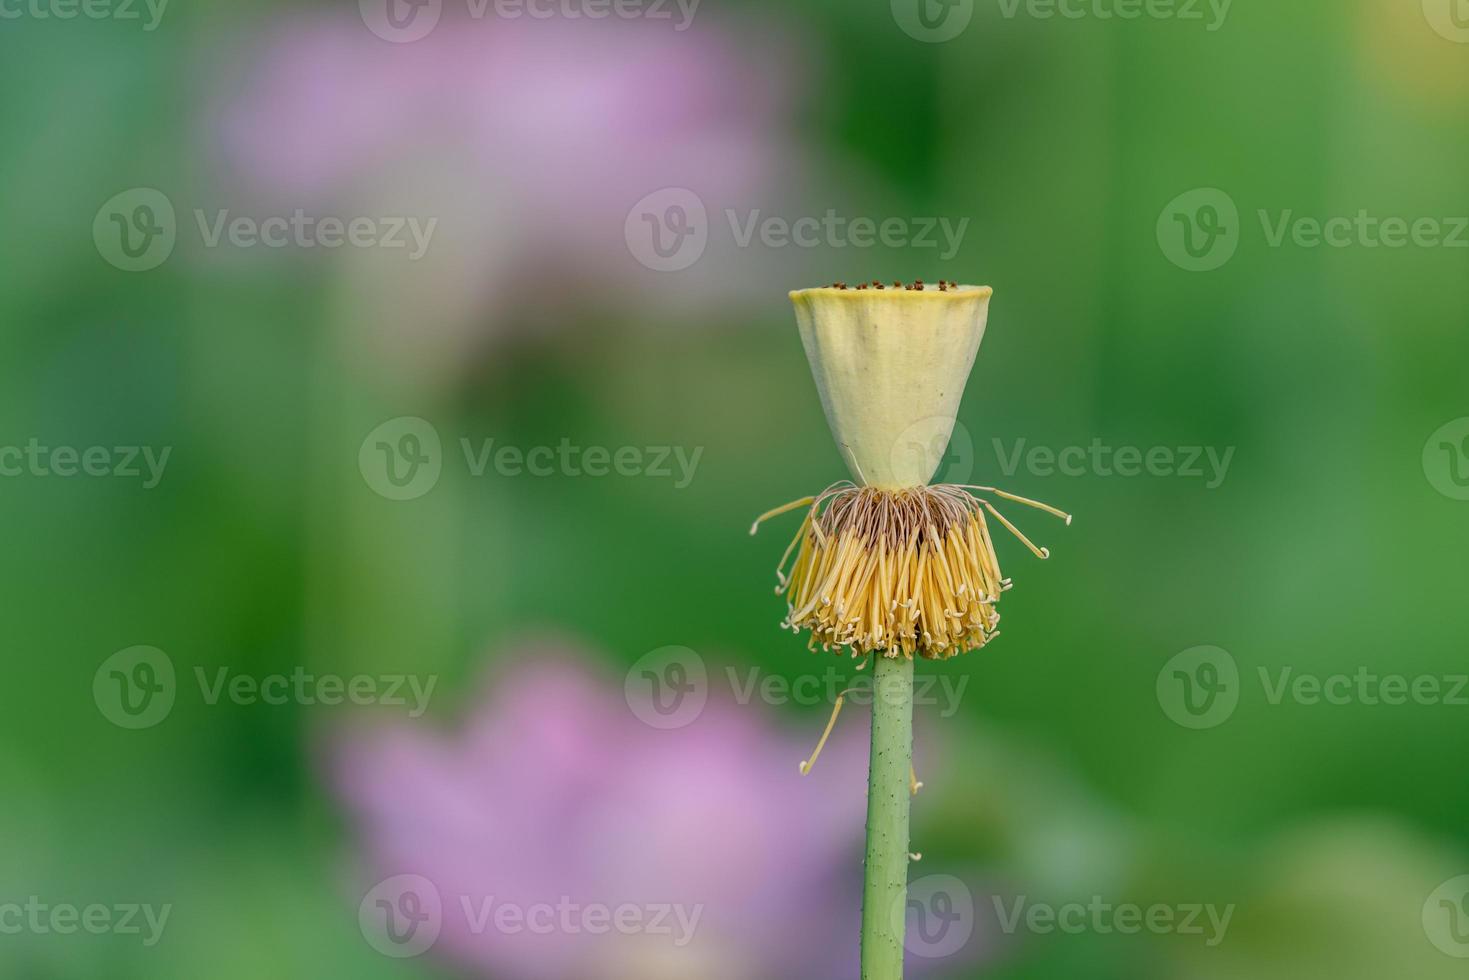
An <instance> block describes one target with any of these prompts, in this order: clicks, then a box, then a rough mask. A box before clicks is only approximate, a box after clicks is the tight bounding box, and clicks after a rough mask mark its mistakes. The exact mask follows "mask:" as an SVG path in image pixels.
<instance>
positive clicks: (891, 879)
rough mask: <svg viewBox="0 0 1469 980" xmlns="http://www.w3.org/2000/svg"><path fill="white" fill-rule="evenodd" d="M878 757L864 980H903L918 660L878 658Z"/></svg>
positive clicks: (872, 781) (865, 896)
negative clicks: (914, 695)
mask: <svg viewBox="0 0 1469 980" xmlns="http://www.w3.org/2000/svg"><path fill="white" fill-rule="evenodd" d="M873 659H874V660H875V661H876V662H875V664H874V665H873V671H874V677H873V687H874V695H873V698H872V758H871V762H870V765H869V769H868V773H867V861H866V865H865V868H864V880H863V892H862V980H901V978H902V976H903V924H904V920H905V918H906V914H907V908H906V906H907V901H908V809H909V802H910V796H911V792H910V783H909V777H910V775H911V773H912V762H913V660H912V659H910V658H908V657H903V656H898V657H891V658H890V657H885V656H883V655H882V654H881V653H879V654H878V655H877V656H876V657H874V658H873Z"/></svg>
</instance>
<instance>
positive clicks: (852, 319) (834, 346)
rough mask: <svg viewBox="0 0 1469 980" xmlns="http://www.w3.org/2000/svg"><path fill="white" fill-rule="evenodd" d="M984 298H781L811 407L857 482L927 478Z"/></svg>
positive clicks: (978, 334) (928, 292)
mask: <svg viewBox="0 0 1469 980" xmlns="http://www.w3.org/2000/svg"><path fill="white" fill-rule="evenodd" d="M992 292H993V291H992V290H991V289H990V287H988V286H952V287H948V288H946V289H943V290H940V289H939V288H938V287H937V286H933V285H929V286H925V287H923V288H921V289H894V288H887V289H872V288H869V289H837V288H832V287H824V288H819V289H801V290H797V291H795V292H792V293H791V294H790V296H791V302H792V303H794V304H795V308H796V325H797V327H798V328H799V330H800V333H801V343H802V344H803V345H804V346H805V348H806V357H807V359H808V360H809V361H810V362H811V373H812V375H813V376H814V377H815V379H816V389H817V391H818V392H819V393H820V395H821V407H822V408H823V409H824V410H825V411H826V418H827V421H828V422H829V423H830V424H831V432H832V436H833V437H834V438H835V439H836V442H837V448H838V449H839V450H840V451H841V454H842V458H843V459H845V460H846V462H847V467H848V469H850V470H851V471H852V475H853V477H855V478H856V480H857V481H858V482H859V483H861V484H865V485H867V486H871V487H877V488H880V489H885V490H896V489H902V488H905V487H917V486H924V485H926V484H927V483H928V481H929V480H931V479H932V478H933V475H934V473H935V472H936V471H937V470H938V466H939V462H940V461H941V460H942V458H943V454H944V451H945V448H946V447H947V445H948V442H949V437H950V435H951V434H952V433H953V430H954V417H955V415H956V414H957V413H958V411H959V400H960V398H961V397H962V396H963V394H964V385H965V383H966V382H967V381H968V380H969V371H970V369H971V368H972V367H973V366H974V357H975V355H976V354H977V353H978V352H979V343H980V341H981V340H982V339H983V338H984V328H985V322H986V319H987V318H988V315H989V301H990V295H991V293H992Z"/></svg>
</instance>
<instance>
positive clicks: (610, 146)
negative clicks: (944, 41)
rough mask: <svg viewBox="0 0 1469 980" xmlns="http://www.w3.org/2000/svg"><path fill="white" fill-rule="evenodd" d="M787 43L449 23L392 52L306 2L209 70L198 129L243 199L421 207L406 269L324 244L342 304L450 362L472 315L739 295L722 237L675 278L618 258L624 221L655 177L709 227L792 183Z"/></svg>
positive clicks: (472, 329) (368, 210) (491, 21)
mask: <svg viewBox="0 0 1469 980" xmlns="http://www.w3.org/2000/svg"><path fill="white" fill-rule="evenodd" d="M783 45H784V42H783V40H782V39H781V37H780V35H779V33H778V32H777V31H774V30H773V29H772V28H771V27H770V26H769V25H764V26H762V28H761V29H760V30H759V33H758V34H756V35H753V36H751V37H750V38H743V37H741V36H740V35H739V33H738V32H735V31H733V30H731V29H729V28H727V27H716V26H713V25H712V24H706V23H705V22H704V21H703V20H700V21H698V22H696V23H695V24H694V25H693V26H692V27H691V28H690V29H688V30H685V31H677V30H674V29H673V27H672V26H671V25H670V24H669V23H667V22H663V21H649V20H645V19H644V20H600V21H590V20H586V19H571V18H555V19H551V20H544V21H542V20H534V21H532V20H528V19H524V20H503V19H495V18H493V17H491V18H485V19H480V20H473V19H466V18H465V17H463V16H462V15H461V16H460V17H459V18H458V19H452V18H451V17H450V15H448V14H447V13H446V15H445V20H444V22H443V23H441V24H439V25H438V27H437V28H436V29H435V30H434V31H433V32H432V33H431V34H429V35H428V36H427V37H425V38H423V39H421V40H418V41H415V42H413V43H408V44H389V43H385V42H384V41H383V40H381V39H380V38H378V37H376V36H374V35H373V34H372V33H371V32H370V31H369V30H368V29H367V28H366V27H365V26H364V24H363V23H362V21H361V20H360V19H358V18H357V17H355V16H351V15H347V14H341V15H334V14H320V13H318V14H306V15H301V16H297V17H291V18H290V19H289V20H288V21H287V22H286V24H285V26H283V27H282V28H281V29H280V30H279V31H278V32H276V33H275V35H274V36H272V37H268V38H265V39H262V41H261V42H260V44H259V47H258V48H257V49H254V50H251V51H249V52H248V53H247V54H246V62H245V65H244V66H243V68H242V69H240V70H239V71H237V72H233V73H232V72H225V73H224V74H225V76H226V77H225V79H224V80H223V81H222V84H221V86H220V93H219V95H218V96H217V98H216V104H215V105H213V106H212V107H211V110H210V112H209V114H208V120H209V121H208V124H207V125H208V129H209V132H210V133H211V134H212V135H211V142H212V144H213V147H214V150H215V152H216V154H217V156H218V158H219V165H220V169H221V170H222V171H223V176H225V178H226V180H225V183H226V184H227V185H229V186H234V187H238V188H241V189H243V190H245V191H247V192H248V194H249V195H251V196H252V197H253V198H255V199H256V200H254V201H253V202H252V204H253V206H256V207H260V208H265V209H273V211H272V213H274V212H276V211H285V212H289V210H290V209H294V208H298V207H300V208H306V209H308V210H311V209H323V208H332V209H335V210H334V211H333V212H331V213H333V214H335V215H337V216H341V217H348V218H350V217H353V216H356V215H363V214H366V215H383V214H405V213H406V214H412V215H417V216H420V217H422V218H425V219H426V218H428V217H437V218H438V219H439V222H438V226H437V228H436V230H435V233H434V238H433V241H432V244H431V245H430V247H429V248H428V249H427V251H426V252H425V254H424V257H423V258H422V259H421V260H418V261H414V262H411V263H410V262H405V261H403V253H402V252H398V253H384V250H381V249H376V250H374V249H355V250H352V249H344V250H342V251H341V252H340V253H339V254H340V256H341V261H342V262H344V263H345V264H346V265H347V267H348V271H347V273H346V279H347V282H346V283H345V284H344V289H343V291H344V293H345V294H347V296H348V297H349V299H348V300H347V306H348V308H347V309H344V310H342V311H341V314H342V319H343V320H344V321H345V322H347V323H349V324H350V325H351V328H352V329H354V330H356V329H367V330H377V331H379V332H381V331H388V332H394V331H396V332H401V333H402V334H405V335H408V336H410V337H411V338H412V341H413V345H414V346H413V351H414V352H415V353H417V354H418V355H419V356H427V357H429V358H432V357H433V355H434V354H435V350H434V348H435V347H436V346H438V345H440V344H441V345H442V346H443V347H444V348H445V349H444V351H443V353H442V355H441V357H440V358H439V360H441V361H447V362H449V363H452V362H453V361H454V360H455V359H456V358H458V357H460V356H461V355H462V353H463V348H464V347H465V346H468V345H470V344H472V343H473V341H474V340H475V339H476V336H477V335H478V334H479V333H480V332H483V330H484V327H485V325H486V324H485V322H484V321H485V320H486V319H491V320H494V321H496V322H495V323H494V327H495V328H496V329H497V330H503V329H504V327H505V326H506V322H507V321H512V320H513V321H516V325H519V326H524V325H526V323H528V322H539V323H545V322H552V321H554V320H556V319H558V318H557V317H552V316H546V315H545V313H546V311H547V310H548V309H553V310H558V311H559V310H563V309H564V308H565V307H566V306H568V305H571V306H575V307H577V308H579V309H591V310H593V311H594V312H599V311H601V310H603V309H605V308H606V307H607V306H608V305H612V304H616V303H617V302H618V301H619V299H626V300H628V301H629V302H628V306H630V307H632V308H635V309H637V310H638V311H639V312H640V313H643V314H646V313H647V312H650V311H653V310H657V309H659V308H668V307H673V308H682V309H690V308H695V307H697V306H698V305H699V304H701V303H703V302H707V301H708V300H709V299H710V298H711V297H713V296H718V297H725V298H727V297H731V296H739V295H742V294H748V293H749V292H751V290H749V288H748V287H749V286H750V282H749V281H741V277H740V276H739V275H738V274H735V275H731V270H730V269H729V268H728V265H729V263H727V262H721V261H720V259H719V256H718V254H717V253H718V251H719V249H720V248H732V247H733V246H732V245H730V243H728V242H723V241H721V242H719V243H713V242H712V239H713V238H714V237H715V236H713V235H711V236H710V239H711V247H710V249H709V254H704V255H703V256H702V257H701V259H699V260H698V261H697V264H695V265H694V266H693V267H692V268H689V269H686V270H683V271H682V272H681V273H680V275H679V276H678V278H677V281H676V282H673V281H670V280H669V279H668V278H666V277H665V278H663V279H660V278H659V276H660V273H658V272H655V271H651V270H650V268H648V267H645V266H646V263H645V262H642V260H640V259H639V257H638V256H637V255H636V254H635V253H634V252H633V251H631V250H630V247H629V244H628V241H627V240H626V238H625V224H626V223H627V221H628V220H629V215H630V213H631V212H632V211H633V210H634V206H635V205H637V204H638V203H639V202H640V201H642V200H643V199H644V198H645V197H647V196H648V195H650V194H655V193H656V192H660V191H664V189H667V188H678V189H681V190H679V191H677V192H669V193H674V194H675V195H676V196H678V197H679V199H681V200H686V199H687V195H686V194H685V193H684V192H685V191H688V192H692V193H693V195H695V196H696V197H697V198H698V199H699V200H700V201H701V202H702V203H703V204H704V205H706V206H707V213H708V219H709V221H710V222H711V223H712V222H714V221H716V220H718V219H719V217H720V216H721V214H722V212H723V211H724V210H725V209H740V210H744V209H752V208H761V207H765V208H767V209H768V208H770V207H771V195H773V194H776V193H777V192H778V189H779V188H783V187H788V186H791V185H792V182H793V180H794V179H795V177H796V175H797V174H798V173H800V172H803V170H804V168H803V167H801V166H800V165H799V162H798V157H799V153H798V152H796V150H795V148H794V147H795V144H794V143H793V142H792V141H791V139H790V138H789V136H788V130H789V129H790V128H791V117H792V115H793V113H794V110H795V108H796V107H795V106H793V105H792V104H791V98H790V95H789V93H790V92H792V91H797V90H800V88H801V86H798V85H794V84H792V80H791V79H790V78H789V77H788V75H789V69H787V68H784V67H772V66H785V65H791V64H796V63H797V62H796V60H795V59H793V58H785V57H782V56H781V55H780V54H779V53H778V52H779V49H780V48H781V47H782V46H783ZM773 49H774V50H773ZM658 201H659V203H660V204H661V203H662V199H661V198H660V199H658ZM656 210H657V211H658V213H660V214H661V213H664V211H663V207H658V208H656ZM720 237H721V238H727V237H729V236H728V235H727V234H726V235H722V236H720ZM374 253H384V254H374ZM721 266H722V268H721ZM752 271H753V268H752ZM571 286H576V287H578V288H570V287H571ZM535 287H539V288H535ZM592 287H595V288H596V289H597V292H596V293H595V294H592V293H589V292H588V290H589V289H590V288H592ZM487 315H488V316H487ZM425 346H426V347H427V348H428V350H427V351H425V349H424V348H425ZM402 350H403V347H402V345H399V349H398V350H394V351H390V353H391V354H394V355H397V354H401V353H402Z"/></svg>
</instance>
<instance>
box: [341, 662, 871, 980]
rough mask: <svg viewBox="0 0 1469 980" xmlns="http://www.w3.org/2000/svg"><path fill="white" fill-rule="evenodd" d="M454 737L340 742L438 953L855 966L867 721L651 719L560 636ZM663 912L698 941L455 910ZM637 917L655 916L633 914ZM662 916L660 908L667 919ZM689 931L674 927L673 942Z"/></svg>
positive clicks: (770, 969) (778, 969) (537, 966)
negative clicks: (690, 920)
mask: <svg viewBox="0 0 1469 980" xmlns="http://www.w3.org/2000/svg"><path fill="white" fill-rule="evenodd" d="M514 662H515V664H516V665H517V666H516V668H515V669H514V670H513V671H512V672H511V673H510V674H509V675H508V676H505V677H503V678H502V679H501V680H500V681H499V683H498V684H496V685H495V686H494V688H493V690H492V691H491V692H490V694H489V696H488V697H487V698H486V699H485V700H484V701H483V703H481V704H480V705H479V706H478V707H476V708H475V709H474V710H473V711H472V714H471V715H470V717H469V718H468V720H467V722H466V723H465V725H464V729H463V731H462V732H461V733H460V734H458V735H452V736H449V735H440V734H435V733H433V732H431V731H428V730H425V729H424V728H420V727H414V726H412V725H409V724H406V723H405V724H404V725H403V726H402V727H396V728H387V729H378V730H368V731H366V732H360V733H357V734H355V736H354V737H353V738H351V739H349V740H344V741H343V742H342V743H341V744H340V746H339V747H338V749H337V751H336V753H335V754H334V757H333V760H334V772H335V780H336V783H337V786H338V789H339V791H340V793H341V795H342V797H343V798H344V800H345V801H346V803H347V805H348V808H349V810H350V811H351V813H352V814H353V816H354V817H355V821H356V823H357V825H358V827H359V831H360V835H361V838H362V840H363V842H364V844H365V848H366V852H367V856H368V862H369V865H370V873H371V874H372V875H374V876H378V877H382V876H397V875H419V876H422V877H423V878H426V879H428V881H430V882H432V884H433V887H434V889H436V890H437V893H438V895H439V897H440V899H441V902H442V910H443V911H442V932H441V933H440V934H439V936H438V938H437V940H436V942H435V943H434V947H433V949H434V952H435V953H438V954H442V955H445V956H447V957H448V958H450V959H452V960H453V961H455V962H457V963H458V964H460V965H461V966H466V967H470V968H472V969H475V970H476V971H477V972H482V973H484V974H485V975H490V976H495V977H504V978H509V980H520V978H546V980H560V978H565V980H572V978H575V980H610V978H622V977H628V978H631V977H637V978H640V980H656V978H661V977H665V976H666V977H670V978H672V977H678V978H680V980H683V978H688V977H700V978H702V980H783V978H790V980H820V978H824V977H845V976H851V975H853V974H854V973H855V972H856V965H857V960H856V957H857V944H858V926H859V912H858V910H859V908H860V904H861V895H860V888H861V882H860V878H861V847H862V825H863V819H864V807H863V803H862V800H863V798H864V769H863V766H864V761H865V745H864V742H865V737H864V736H865V730H864V728H863V726H862V725H861V722H860V721H859V720H858V719H857V718H856V717H853V718H849V719H847V721H848V724H847V725H846V726H844V727H843V728H839V729H838V731H837V733H836V734H835V735H834V736H833V739H832V741H831V743H830V744H829V745H828V746H827V749H826V751H825V753H824V754H823V755H822V757H821V760H820V763H819V764H818V765H817V766H816V767H815V770H814V771H813V772H812V774H811V775H810V776H807V777H805V778H802V777H801V776H800V775H799V774H798V772H797V763H798V762H799V761H800V760H801V759H803V758H805V757H806V756H807V755H808V754H809V752H810V750H811V747H812V745H811V743H812V735H813V734H814V733H810V732H808V733H805V734H804V735H801V736H798V737H797V736H788V735H786V734H782V733H780V732H777V731H776V730H774V729H772V728H771V727H770V726H769V723H768V721H767V720H766V718H765V717H764V716H763V714H762V711H761V709H760V708H758V707H757V706H755V705H753V704H751V705H738V704H736V703H734V701H733V699H732V698H730V697H728V696H724V697H718V696H715V695H716V694H717V688H718V685H714V687H715V688H716V690H715V691H711V696H710V699H709V701H708V703H707V705H706V706H705V707H704V709H703V711H702V712H701V713H699V714H698V716H697V718H696V719H695V720H693V721H692V722H691V723H690V724H688V725H687V726H685V727H681V728H678V729H676V730H667V731H664V730H658V729H655V728H653V727H650V726H649V725H647V724H644V723H643V722H642V721H640V720H639V718H638V716H637V715H636V714H635V713H634V712H633V711H632V710H631V709H630V708H629V705H628V703H627V702H626V701H625V700H624V697H623V694H622V692H621V691H618V690H617V689H616V687H615V686H613V685H610V684H607V683H605V682H604V681H602V680H601V679H599V678H597V677H595V676H594V675H593V674H592V672H591V671H590V670H589V669H588V668H586V667H585V666H582V665H581V662H580V661H579V659H577V658H574V657H573V656H572V655H571V654H570V653H569V652H568V650H567V648H566V647H564V646H555V645H544V646H540V647H537V646H529V647H521V648H519V649H517V650H516V651H515V661H514ZM490 898H492V899H493V902H494V903H495V906H496V907H499V906H513V907H516V908H519V909H522V910H525V909H529V908H531V907H533V906H537V905H541V906H545V905H553V906H554V905H556V904H557V903H558V902H563V903H565V902H569V903H572V905H573V906H575V907H577V908H587V907H591V906H602V907H612V908H616V907H617V906H618V905H620V904H624V903H630V904H632V905H634V906H637V907H639V908H643V909H647V908H650V907H652V906H656V905H660V904H675V905H680V906H682V908H683V909H684V910H685V913H686V914H688V913H692V912H695V911H697V913H698V918H697V925H696V928H694V929H693V930H692V934H691V935H692V940H691V941H689V942H687V943H686V944H685V945H679V944H677V943H676V942H675V939H676V938H678V936H677V933H678V931H679V930H678V928H677V927H676V926H675V927H673V932H674V933H675V935H674V936H669V935H656V934H655V935H649V934H645V935H624V934H619V933H618V932H617V931H616V930H613V931H610V932H608V933H607V934H603V935H596V934H591V933H590V932H588V931H585V930H580V929H571V930H569V931H568V930H566V929H563V928H559V927H558V928H554V929H552V930H550V931H549V932H548V933H547V934H544V935H539V934H534V933H532V932H531V931H529V930H528V929H519V930H516V929H498V928H496V927H494V926H493V925H491V926H489V927H485V926H484V923H483V920H480V921H479V927H476V923H475V922H474V921H473V917H472V915H467V914H466V911H465V909H466V906H465V905H464V904H462V903H463V902H464V901H466V900H467V902H468V906H467V907H468V908H482V907H483V906H481V904H480V903H482V902H483V901H484V900H486V899H490ZM645 921H648V920H645ZM669 921H670V922H673V921H674V920H673V919H670V920H669ZM684 938H687V936H685V937H684Z"/></svg>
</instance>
